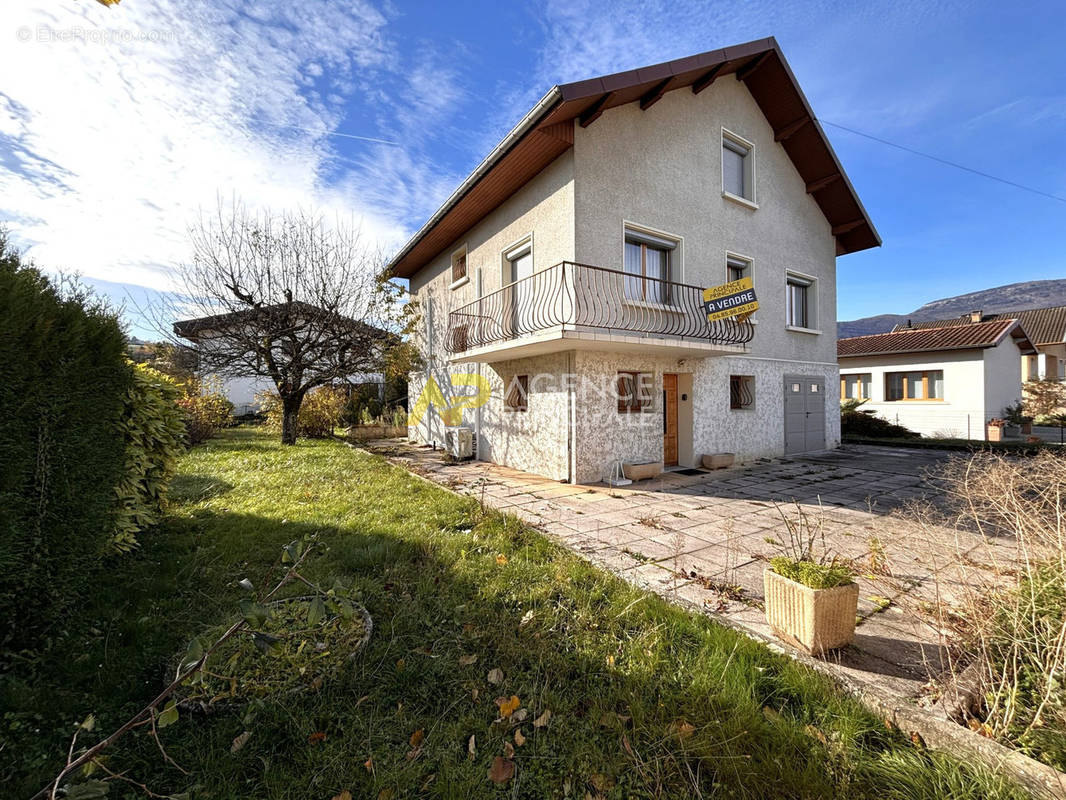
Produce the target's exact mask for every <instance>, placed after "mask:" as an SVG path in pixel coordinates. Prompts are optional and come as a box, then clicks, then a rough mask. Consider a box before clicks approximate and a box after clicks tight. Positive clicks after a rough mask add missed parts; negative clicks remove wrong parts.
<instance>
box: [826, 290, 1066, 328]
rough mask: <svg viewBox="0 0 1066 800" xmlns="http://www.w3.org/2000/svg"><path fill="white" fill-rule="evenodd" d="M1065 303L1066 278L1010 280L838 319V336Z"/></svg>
mask: <svg viewBox="0 0 1066 800" xmlns="http://www.w3.org/2000/svg"><path fill="white" fill-rule="evenodd" d="M1062 305H1066V278H1054V279H1052V280H1046V281H1025V282H1023V283H1008V284H1007V285H1006V286H996V287H994V288H992V289H982V290H981V291H979V292H970V293H968V294H960V295H956V296H955V297H945V298H942V299H940V300H933V301H932V302H930V303H926V304H925V305H924V306H922V307H921V308H917V309H915V310H914V311H912V312H911V313H909V314H878V315H877V316H873V317H862V318H861V319H853V320H847V321H843V322H837V338H840V339H843V338H845V337H847V336H866V335H867V334H871V333H887V332H888V331H890V330H892V328H893V326H895V325H899V324H902V323H905V322H907V320H910V321H912V322H928V321H929V320H933V319H947V318H949V317H958V316H961V315H962V314H967V313H969V312H970V311H983V312H986V313H998V312H1001V311H1020V310H1022V309H1026V308H1047V307H1048V306H1062Z"/></svg>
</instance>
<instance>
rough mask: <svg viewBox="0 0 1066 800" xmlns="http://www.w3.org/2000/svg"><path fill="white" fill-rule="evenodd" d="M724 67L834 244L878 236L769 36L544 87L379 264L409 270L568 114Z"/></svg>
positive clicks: (527, 167) (552, 151)
mask: <svg viewBox="0 0 1066 800" xmlns="http://www.w3.org/2000/svg"><path fill="white" fill-rule="evenodd" d="M729 75H732V76H734V78H735V79H737V80H742V81H744V82H745V84H746V85H747V87H748V90H749V91H750V92H751V94H752V97H754V98H755V102H756V103H758V105H759V107H760V108H761V109H762V112H763V114H764V115H765V117H766V120H767V122H769V123H770V126H771V127H772V128H773V130H774V139H775V140H776V141H778V142H780V143H781V145H782V146H783V147H784V148H785V152H786V153H788V155H789V157H790V158H791V159H792V163H793V164H794V165H795V166H796V170H797V171H798V172H799V174H800V176H801V177H802V178H803V180H804V181H806V183H807V192H808V193H809V194H810V195H811V196H812V197H813V198H814V200H815V202H817V203H818V206H819V207H820V208H821V210H822V213H823V214H825V218H826V219H827V220H828V221H829V224H830V225H831V226H832V231H833V235H834V236H836V239H837V254H838V255H843V254H845V253H854V252H856V251H858V250H865V249H867V248H870V247H877V246H879V245H880V244H881V237H880V236H878V234H877V231H876V229H875V228H874V226H873V223H872V222H871V221H870V218H869V215H868V214H867V213H866V209H864V208H863V206H862V203H861V202H860V201H859V198H858V195H857V194H856V193H855V189H854V188H853V187H852V185H851V181H849V180H848V177H847V175H846V174H845V173H844V168H843V167H842V166H841V165H840V161H839V159H837V157H836V154H835V153H834V152H833V148H832V147H831V146H830V144H829V140H828V138H827V137H826V135H825V132H824V131H823V130H822V126H821V125H820V124H819V123H818V120H817V118H815V116H814V111H812V110H811V107H810V104H809V103H808V102H807V98H806V97H804V95H803V91H802V90H801V89H800V87H799V84H798V83H797V82H796V77H795V76H794V75H793V74H792V70H791V69H790V68H789V66H788V62H787V61H785V57H784V55H783V54H782V53H781V48H780V47H779V46H778V44H777V40H776V39H774V38H773V37H772V36H771V37H769V38H767V39H759V40H757V41H754V42H748V43H746V44H740V45H736V46H733V47H726V48H722V49H721V50H712V51H709V52H706V53H700V54H699V55H694V56H688V57H687V58H681V59H677V60H675V61H667V62H664V63H662V64H655V65H653V66H650V67H641V68H640V69H633V70H628V71H626V72H618V73H615V74H613V75H604V76H602V77H599V78H591V79H589V80H583V81H577V82H575V83H567V84H563V85H561V86H555V87H553V88H552V89H551V90H550V91H549V92H548V93H547V94H546V95H544V97H543V98H542V99H541V100H540V102H539V103H537V104H536V105H535V106H534V107H533V108H532V109H531V110H530V111H529V113H528V114H526V116H525V117H523V118H522V120H521V122H519V123H518V125H517V126H515V128H514V129H513V130H512V131H511V132H510V133H509V134H507V136H506V137H505V138H504V140H503V141H502V142H500V144H498V145H497V146H496V148H495V149H494V150H493V151H492V152H491V153H489V155H488V156H486V158H485V160H484V161H482V162H481V164H480V165H478V167H477V168H476V169H475V170H474V171H473V172H472V173H471V174H470V175H469V176H468V177H467V178H466V180H464V181H463V183H462V184H460V186H459V188H458V189H456V190H455V192H454V193H452V195H451V197H449V198H448V199H447V200H445V201H444V205H442V206H441V207H440V208H439V209H438V210H437V211H436V212H435V213H434V214H433V216H432V217H430V219H429V221H428V222H426V224H425V225H423V226H422V228H421V229H420V230H419V231H418V232H417V233H416V234H415V235H414V236H413V237H412V238H411V240H410V241H409V242H407V244H405V245H404V246H403V248H401V250H400V252H399V253H398V254H397V255H396V256H395V257H394V258H393V259H392V261H391V262H390V264H389V267H390V268H391V269H392V271H393V274H394V275H396V276H397V277H401V278H409V277H411V276H412V275H414V274H415V273H416V272H417V271H418V270H420V269H421V268H422V267H424V266H425V265H426V264H427V263H429V262H430V261H431V260H432V259H433V258H435V257H436V256H437V255H438V254H439V253H441V252H443V251H444V250H445V248H447V247H448V246H449V245H451V244H452V243H453V242H454V241H455V240H456V239H458V238H459V236H461V235H462V234H463V233H464V232H465V231H466V230H468V229H469V228H470V227H471V226H473V225H474V224H475V223H477V221H478V220H480V219H481V218H482V217H484V216H485V215H486V214H488V213H489V212H490V211H492V210H493V209H494V208H496V207H497V206H498V205H500V203H502V202H503V201H504V200H506V199H507V198H508V197H510V196H511V195H512V194H514V193H515V192H516V191H517V190H518V189H519V188H521V187H522V186H523V185H525V184H526V183H527V182H528V181H529V180H530V179H531V178H533V176H535V175H536V174H537V173H538V172H540V171H541V170H542V169H544V168H545V167H546V166H547V165H548V164H550V163H551V162H552V161H554V160H555V159H556V158H557V157H558V156H560V155H562V154H563V153H564V152H566V151H567V150H568V149H569V148H570V147H572V146H573V144H574V128H573V126H574V121H575V120H577V122H578V124H580V125H582V126H583V127H587V126H588V125H591V124H592V123H593V122H595V120H596V119H597V118H598V117H599V116H600V115H601V114H602V113H603V112H604V111H606V110H607V109H609V108H614V107H615V106H620V105H624V104H625V103H633V102H638V101H639V102H640V105H641V108H643V109H647V108H650V107H651V106H652V105H654V104H655V103H656V102H657V101H658V100H659V99H660V98H661V97H662V96H663V94H665V93H666V92H670V91H674V90H677V89H689V90H691V91H692V92H693V93H695V94H699V93H700V92H702V91H703V90H704V89H706V88H707V87H709V86H710V85H711V84H712V83H713V82H714V81H715V80H717V79H720V78H724V77H726V76H729Z"/></svg>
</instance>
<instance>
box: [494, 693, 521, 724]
mask: <svg viewBox="0 0 1066 800" xmlns="http://www.w3.org/2000/svg"><path fill="white" fill-rule="evenodd" d="M496 705H497V706H499V709H500V716H501V717H502V718H503V719H508V718H510V716H511V715H512V714H513V713H514V712H515V711H517V710H518V707H519V706H520V705H522V701H521V700H519V699H518V695H514V694H513V695H511V696H510V697H509V698H508V697H497V698H496Z"/></svg>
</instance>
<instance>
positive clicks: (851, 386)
mask: <svg viewBox="0 0 1066 800" xmlns="http://www.w3.org/2000/svg"><path fill="white" fill-rule="evenodd" d="M870 379H871V376H870V373H869V372H856V373H853V374H848V375H841V376H840V399H841V400H869V399H870Z"/></svg>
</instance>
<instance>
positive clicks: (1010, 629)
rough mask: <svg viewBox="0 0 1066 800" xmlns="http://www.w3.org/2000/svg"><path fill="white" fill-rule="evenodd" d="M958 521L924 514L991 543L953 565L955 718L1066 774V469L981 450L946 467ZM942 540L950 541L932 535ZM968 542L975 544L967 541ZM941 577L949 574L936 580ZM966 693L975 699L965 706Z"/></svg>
mask: <svg viewBox="0 0 1066 800" xmlns="http://www.w3.org/2000/svg"><path fill="white" fill-rule="evenodd" d="M940 477H941V478H942V479H944V480H945V481H946V485H947V488H948V496H949V498H950V499H951V501H952V508H951V511H953V512H954V514H953V516H952V517H950V518H949V519H948V520H943V519H940V518H938V517H935V516H934V517H930V518H928V519H927V518H925V517H919V518H918V521H919V522H920V523H921V525H922V526H923V527H926V526H932V525H943V524H945V522H953V523H954V524H955V525H958V526H959V527H960V528H961V529H962V530H963V532H964V534H965V532H967V531H974V530H975V531H977V532H978V533H980V534H981V535H982V538H983V540H984V541H985V543H986V544H985V545H983V546H978V547H973V548H971V547H970V545H968V544H964V545H963V547H965V548H966V549H965V551H964V552H960V554H959V556H958V560H959V562H960V563H963V564H973V563H977V564H987V565H989V567H990V569H989V571H987V572H982V571H978V570H966V572H965V573H964V574H965V575H966V580H965V581H964V582H962V583H961V584H960V583H959V579H958V574H959V573H957V572H956V570H958V569H959V567H958V565H950V564H949V565H948V572H947V574H946V575H945V576H944V578H945V579H946V581H947V582H948V583H947V586H948V589H947V591H944V592H940V591H938V592H937V597H938V598H943V597H945V596H948V597H950V596H955V597H956V598H957V599H956V600H955V601H954V602H949V601H947V600H943V599H942V600H940V602H939V606H938V609H937V610H938V612H939V616H940V619H941V622H942V624H943V623H944V622H945V621H946V622H950V623H951V626H952V627H953V628H954V630H955V631H956V638H955V640H954V642H953V644H954V647H953V648H952V650H951V651H950V652H951V656H952V673H953V674H954V676H955V677H954V678H953V683H954V685H955V687H956V688H961V689H962V690H963V692H961V693H960V692H957V691H956V692H952V693H951V695H949V697H952V698H953V699H951V700H950V702H953V703H959V704H961V707H960V708H957V709H950V712H951V713H953V714H955V715H959V716H962V717H964V721H966V722H968V723H969V724H970V725H971V727H975V728H977V729H979V730H980V731H981V732H982V733H984V734H986V735H988V736H990V737H992V738H995V739H999V740H1001V741H1004V742H1007V743H1010V744H1013V745H1015V746H1017V747H1019V748H1020V749H1022V750H1023V751H1025V752H1027V753H1028V754H1030V755H1032V756H1035V757H1037V758H1040V759H1041V760H1044V761H1046V762H1047V763H1049V764H1051V765H1052V766H1055V767H1057V768H1058V769H1064V768H1066V688H1064V684H1066V469H1064V466H1063V461H1062V458H1061V457H1060V456H1058V455H1056V454H1055V453H1052V452H1045V453H1041V454H1039V455H1037V456H1035V457H1033V458H1029V459H1016V458H1011V457H1008V456H1003V455H997V454H991V453H979V454H976V455H974V456H973V457H972V458H971V459H966V460H963V459H960V460H958V461H953V462H947V463H946V464H945V466H944V467H943V471H942V473H941V476H940ZM932 532H933V536H934V537H937V538H940V537H941V535H942V534H940V533H937V531H936V529H932ZM960 541H961V542H967V541H970V540H968V539H966V538H962V537H960ZM937 577H938V580H939V577H940V576H937ZM963 695H966V696H967V697H972V698H975V700H970V699H958V698H961V697H963Z"/></svg>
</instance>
